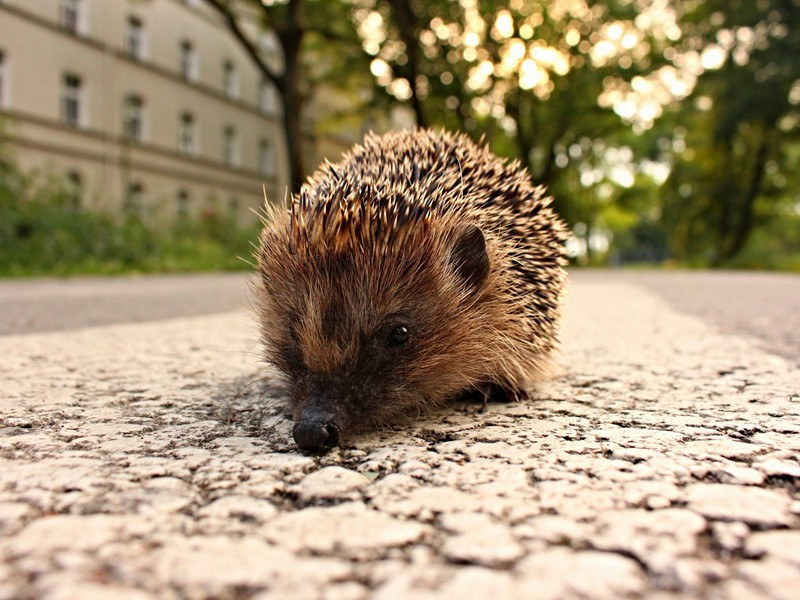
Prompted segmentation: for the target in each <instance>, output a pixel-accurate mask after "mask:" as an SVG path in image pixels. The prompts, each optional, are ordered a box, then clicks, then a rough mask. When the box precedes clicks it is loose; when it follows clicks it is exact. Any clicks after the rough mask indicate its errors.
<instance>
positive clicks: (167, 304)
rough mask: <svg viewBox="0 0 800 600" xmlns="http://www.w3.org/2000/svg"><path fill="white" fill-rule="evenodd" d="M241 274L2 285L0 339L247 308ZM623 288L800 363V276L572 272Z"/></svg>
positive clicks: (585, 279)
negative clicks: (751, 339)
mask: <svg viewBox="0 0 800 600" xmlns="http://www.w3.org/2000/svg"><path fill="white" fill-rule="evenodd" d="M247 277H248V276H247V275H246V274H241V273H232V274H212V275H160V276H138V277H117V278H88V277H87V278H73V279H63V280H57V279H42V280H12V281H4V282H0V335H8V334H13V333H33V332H42V331H56V330H69V329H77V328H81V327H89V326H94V325H106V324H111V323H123V322H143V321H156V320H162V319H170V318H177V317H190V316H198V315H204V314H213V313H221V312H227V311H230V310H235V309H237V308H243V307H247V306H248V303H249V300H248V294H247ZM571 277H572V278H573V279H574V280H576V281H582V282H587V283H589V282H592V281H607V282H624V283H629V284H632V285H636V286H638V287H641V288H644V289H646V290H649V291H651V292H654V293H656V294H657V295H658V296H660V297H662V298H663V299H665V300H666V301H667V302H668V303H669V304H670V305H671V306H673V307H674V308H676V309H677V310H679V311H681V312H684V313H688V314H692V315H695V316H698V317H700V318H702V319H703V320H705V321H707V322H711V323H712V324H714V325H715V326H716V327H717V328H719V329H720V330H721V331H723V332H726V333H734V334H739V335H746V336H750V337H754V338H756V339H757V340H758V342H759V345H760V346H761V347H762V348H764V349H766V350H768V351H770V352H773V353H776V354H779V355H781V356H784V357H786V358H789V359H791V360H793V361H795V362H797V363H798V364H800V276H796V275H785V274H772V273H750V272H699V271H698V272H688V271H676V272H663V271H658V272H656V271H642V272H639V271H614V270H591V271H589V270H587V271H574V272H572V274H571Z"/></svg>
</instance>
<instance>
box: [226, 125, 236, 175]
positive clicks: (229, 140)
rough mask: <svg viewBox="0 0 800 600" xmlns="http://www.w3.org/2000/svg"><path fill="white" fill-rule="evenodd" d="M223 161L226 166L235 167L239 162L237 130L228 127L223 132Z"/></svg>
mask: <svg viewBox="0 0 800 600" xmlns="http://www.w3.org/2000/svg"><path fill="white" fill-rule="evenodd" d="M222 159H223V160H224V161H225V164H226V165H231V166H233V165H235V164H236V163H237V162H239V148H238V142H237V139H236V130H235V129H234V128H233V127H232V126H230V125H228V126H226V127H225V129H223V131H222Z"/></svg>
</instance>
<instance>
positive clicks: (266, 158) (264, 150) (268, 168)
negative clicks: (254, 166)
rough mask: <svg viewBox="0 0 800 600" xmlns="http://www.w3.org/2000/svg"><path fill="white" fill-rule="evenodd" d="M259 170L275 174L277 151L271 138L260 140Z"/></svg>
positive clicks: (264, 173) (271, 174)
mask: <svg viewBox="0 0 800 600" xmlns="http://www.w3.org/2000/svg"><path fill="white" fill-rule="evenodd" d="M258 172H259V173H261V174H262V175H266V176H273V175H275V152H274V151H273V148H272V144H271V143H270V142H269V140H266V139H262V140H260V141H259V142H258Z"/></svg>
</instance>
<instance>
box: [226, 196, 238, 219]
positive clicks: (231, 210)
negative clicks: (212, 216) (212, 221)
mask: <svg viewBox="0 0 800 600" xmlns="http://www.w3.org/2000/svg"><path fill="white" fill-rule="evenodd" d="M239 206H240V204H239V199H238V198H235V197H234V198H231V199H230V200H228V219H229V220H230V221H232V222H234V223H235V222H236V221H237V220H238V217H239Z"/></svg>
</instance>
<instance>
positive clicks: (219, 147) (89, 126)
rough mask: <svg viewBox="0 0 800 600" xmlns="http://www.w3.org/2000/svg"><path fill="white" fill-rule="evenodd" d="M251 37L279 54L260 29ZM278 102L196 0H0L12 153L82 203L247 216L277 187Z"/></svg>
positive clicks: (281, 183) (280, 192) (1, 112)
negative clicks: (67, 185) (66, 185)
mask: <svg viewBox="0 0 800 600" xmlns="http://www.w3.org/2000/svg"><path fill="white" fill-rule="evenodd" d="M248 26H249V28H250V30H251V31H252V33H253V34H254V35H258V33H257V24H256V23H255V22H253V23H248ZM254 39H255V38H254ZM257 39H258V40H259V44H260V46H261V48H262V50H263V52H265V53H266V54H267V56H269V58H270V59H271V60H275V61H279V60H280V57H279V55H278V53H277V52H276V50H275V44H274V41H273V39H272V37H271V36H270V35H269V34H261V35H260V36H259V37H258V38H257ZM278 103H279V101H278V95H277V94H276V92H275V90H274V89H273V88H272V87H271V84H269V83H266V82H264V80H263V79H262V77H261V75H260V74H259V72H258V71H257V69H256V67H255V66H254V65H253V63H252V61H251V60H250V59H249V58H248V57H247V56H246V55H245V54H244V52H243V51H242V49H241V48H240V47H239V45H238V44H237V42H236V41H235V40H234V39H233V37H231V36H230V35H229V34H228V31H227V30H226V29H225V28H224V26H223V24H222V23H221V22H220V20H219V18H218V17H217V15H216V13H213V12H212V11H211V10H210V9H208V8H207V6H206V5H205V4H204V3H203V2H200V1H199V0H194V1H192V0H185V1H180V0H0V120H2V121H3V124H4V126H5V128H6V130H7V133H9V134H10V135H11V137H12V140H13V141H12V144H11V151H12V154H13V156H14V157H15V159H16V162H17V163H18V164H19V165H20V166H21V167H23V168H26V169H29V168H31V169H39V170H42V171H44V172H46V173H51V174H53V175H54V176H56V177H63V178H65V180H66V181H68V182H71V185H73V186H74V187H75V189H76V194H79V196H80V202H81V203H82V204H83V205H85V206H92V207H101V208H105V209H108V210H111V211H114V212H118V211H120V210H123V209H124V210H130V211H139V212H141V214H143V215H144V216H146V217H148V218H151V219H159V220H161V219H164V220H171V219H175V218H180V217H181V216H184V215H188V214H200V213H202V212H203V211H208V210H214V211H216V212H218V213H221V214H225V213H226V212H229V213H230V214H235V215H237V218H241V219H246V218H249V217H247V216H246V215H248V214H249V212H250V211H248V210H247V208H248V207H257V206H258V205H259V204H260V203H261V201H262V185H265V186H266V190H267V194H268V195H269V196H270V197H272V198H277V197H280V198H282V197H283V196H284V194H285V190H286V188H287V183H288V181H287V177H286V172H287V167H286V151H285V144H284V140H283V134H282V129H281V126H280V123H279V120H280V115H279V113H278V111H280V110H281V108H280V106H279V105H278Z"/></svg>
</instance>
